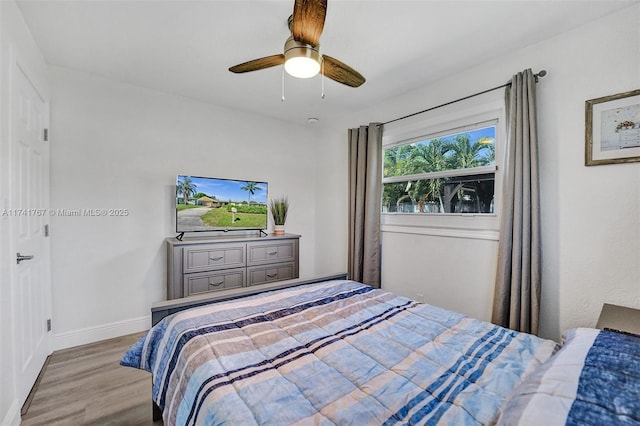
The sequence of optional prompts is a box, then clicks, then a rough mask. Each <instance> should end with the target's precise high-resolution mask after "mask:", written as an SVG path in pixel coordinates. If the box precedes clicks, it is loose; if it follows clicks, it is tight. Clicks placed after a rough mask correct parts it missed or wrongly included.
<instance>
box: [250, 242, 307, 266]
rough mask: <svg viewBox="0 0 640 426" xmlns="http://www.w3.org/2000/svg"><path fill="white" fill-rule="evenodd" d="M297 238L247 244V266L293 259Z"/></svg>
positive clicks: (294, 257) (296, 252)
mask: <svg viewBox="0 0 640 426" xmlns="http://www.w3.org/2000/svg"><path fill="white" fill-rule="evenodd" d="M297 243H298V240H279V241H271V242H265V243H249V244H247V266H253V265H263V264H265V263H280V262H290V261H295V260H296V257H297V254H298V249H297Z"/></svg>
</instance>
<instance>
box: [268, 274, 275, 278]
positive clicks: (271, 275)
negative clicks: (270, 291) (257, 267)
mask: <svg viewBox="0 0 640 426" xmlns="http://www.w3.org/2000/svg"><path fill="white" fill-rule="evenodd" d="M277 276H278V274H267V278H275V277H277Z"/></svg>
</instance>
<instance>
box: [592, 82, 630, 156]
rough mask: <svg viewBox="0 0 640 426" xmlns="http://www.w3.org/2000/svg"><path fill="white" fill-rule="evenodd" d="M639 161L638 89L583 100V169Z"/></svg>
mask: <svg viewBox="0 0 640 426" xmlns="http://www.w3.org/2000/svg"><path fill="white" fill-rule="evenodd" d="M638 161H640V89H638V90H632V91H630V92H624V93H618V94H615V95H610V96H604V97H601V98H596V99H590V100H588V101H585V166H597V165H601V164H616V163H633V162H638Z"/></svg>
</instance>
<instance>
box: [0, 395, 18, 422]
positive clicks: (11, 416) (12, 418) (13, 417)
mask: <svg viewBox="0 0 640 426" xmlns="http://www.w3.org/2000/svg"><path fill="white" fill-rule="evenodd" d="M20 420H21V419H20V404H19V403H18V400H17V399H14V400H13V403H12V404H11V407H9V411H7V414H6V415H5V416H4V419H2V426H18V425H19V424H20Z"/></svg>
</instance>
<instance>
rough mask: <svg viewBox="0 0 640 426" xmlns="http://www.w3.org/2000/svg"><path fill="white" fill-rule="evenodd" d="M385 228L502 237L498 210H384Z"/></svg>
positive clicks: (459, 236) (421, 232) (441, 234)
mask: <svg viewBox="0 0 640 426" xmlns="http://www.w3.org/2000/svg"><path fill="white" fill-rule="evenodd" d="M381 225H382V226H381V231H382V232H392V233H402V234H415V235H431V236H438V237H451V238H467V239H477V240H492V241H498V239H499V231H498V228H499V223H498V217H497V215H495V214H455V213H454V214H416V213H409V214H407V213H383V214H382V215H381Z"/></svg>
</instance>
